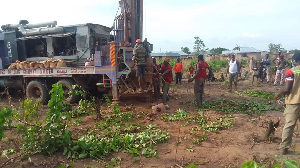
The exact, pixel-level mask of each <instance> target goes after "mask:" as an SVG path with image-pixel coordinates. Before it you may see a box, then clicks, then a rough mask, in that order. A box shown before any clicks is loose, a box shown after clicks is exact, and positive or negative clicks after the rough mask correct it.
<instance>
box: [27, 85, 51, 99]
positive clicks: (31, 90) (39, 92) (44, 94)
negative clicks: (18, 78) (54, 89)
mask: <svg viewBox="0 0 300 168" xmlns="http://www.w3.org/2000/svg"><path fill="white" fill-rule="evenodd" d="M26 97H27V98H33V99H35V100H37V101H38V102H40V103H41V104H47V103H48V100H49V99H48V98H49V91H48V88H47V86H46V85H45V84H43V83H42V82H41V81H38V80H33V81H31V82H29V83H28V85H27V87H26Z"/></svg>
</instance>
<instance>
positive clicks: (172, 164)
mask: <svg viewBox="0 0 300 168" xmlns="http://www.w3.org/2000/svg"><path fill="white" fill-rule="evenodd" d="M279 88H280V86H270V85H269V84H266V83H264V84H259V85H257V84H255V85H254V86H253V85H252V84H251V82H250V81H249V80H245V81H241V82H239V87H238V91H243V90H246V89H247V90H265V91H271V92H278V90H279ZM227 90H228V88H227V87H226V86H224V85H223V83H222V82H212V83H206V87H205V96H204V99H205V100H209V99H216V98H220V97H221V96H222V97H223V98H225V99H230V100H239V101H243V100H246V99H249V98H250V97H248V96H242V97H241V96H239V95H237V94H235V93H234V92H227ZM171 93H173V95H174V96H172V98H171V99H170V101H169V102H168V104H169V106H170V110H168V113H174V112H175V110H177V109H179V108H181V109H185V111H187V112H189V113H196V112H197V111H196V109H195V107H193V106H189V105H187V104H186V103H185V102H187V101H189V100H193V99H194V95H193V84H192V83H190V84H188V83H187V82H186V81H184V82H183V84H182V85H176V86H175V85H174V84H173V86H172V88H171ZM253 99H257V100H258V101H259V100H261V99H259V98H253ZM5 101H6V100H5V99H3V100H2V102H1V104H2V105H3V104H5V103H6V102H5ZM13 103H14V104H17V103H18V102H17V101H13ZM129 105H130V107H131V108H132V110H133V112H134V113H136V114H139V113H141V112H142V111H151V105H152V104H150V103H145V100H144V99H142V98H140V99H137V98H136V99H133V98H132V99H130V98H127V99H123V101H121V102H120V107H121V108H124V107H126V106H129ZM203 114H204V115H205V116H210V117H211V116H216V117H217V116H221V115H224V114H222V113H221V112H218V111H214V110H203ZM282 114H283V112H282V111H267V112H266V113H265V114H264V115H247V114H233V121H234V124H233V126H232V127H230V128H228V129H225V130H221V131H220V132H219V133H213V132H203V131H202V132H200V134H203V135H204V134H205V135H207V137H208V138H207V140H205V141H203V142H202V144H201V145H196V144H194V143H192V142H191V138H192V135H191V133H190V132H191V130H193V128H194V129H195V127H196V126H195V125H188V126H183V122H182V121H177V122H165V121H163V119H162V116H161V114H158V115H156V116H154V117H153V118H152V120H148V119H146V117H144V118H142V119H138V120H136V121H135V122H137V123H141V124H145V125H148V124H156V125H157V127H158V128H160V129H162V130H163V131H168V132H169V133H170V139H169V140H168V141H167V143H163V144H158V145H157V149H158V151H157V152H158V156H159V157H158V158H144V157H141V160H140V161H139V162H135V163H133V157H132V156H130V155H129V154H128V153H124V152H118V153H113V154H112V155H111V156H110V157H108V158H106V159H104V160H99V159H80V160H73V161H72V160H67V158H66V156H63V155H61V154H56V155H54V156H52V157H47V156H43V155H34V156H31V157H30V158H28V157H22V156H21V155H22V153H21V152H20V150H18V149H17V148H16V147H17V146H18V144H20V142H19V139H20V135H17V133H16V132H17V130H15V129H12V130H8V131H6V133H5V136H6V137H7V138H4V139H2V141H1V142H0V152H2V151H3V150H5V149H9V148H14V149H15V150H16V153H14V154H12V155H9V156H8V157H6V156H1V157H0V167H5V168H10V167H12V168H14V167H26V168H27V167H28V168H29V167H57V166H60V165H66V164H68V163H70V162H71V161H72V162H73V163H74V167H78V168H81V167H93V166H94V167H102V165H103V164H102V163H103V162H105V161H106V162H108V161H110V159H111V158H113V157H115V158H118V157H119V158H121V161H120V162H119V165H118V166H119V167H122V168H123V167H124V168H125V167H128V168H129V167H130V168H135V167H146V168H155V167H157V168H161V167H166V168H176V167H178V168H180V167H185V166H187V165H189V164H190V163H194V165H196V166H197V167H203V168H218V167H223V168H225V167H226V168H229V167H241V166H242V164H243V163H244V162H246V161H249V160H254V161H257V162H261V163H266V164H267V165H272V164H274V163H275V162H280V161H281V160H280V159H279V158H278V157H277V156H276V155H279V156H280V151H279V150H278V147H279V143H280V141H281V133H282V128H283V125H284V118H283V116H282ZM95 118H96V116H95V115H94V116H86V117H84V120H83V122H82V123H81V127H82V128H83V129H88V128H89V127H91V126H93V125H94V124H95V123H96V121H95ZM278 118H281V123H280V126H279V128H278V129H277V130H276V131H275V136H274V139H273V141H272V142H267V141H265V140H264V134H265V131H266V128H267V123H268V121H269V120H274V121H275V120H277V119H278ZM299 135H300V130H299V129H298V130H297V128H296V131H295V134H294V137H293V138H294V139H293V145H292V149H291V152H290V153H289V154H288V155H286V156H284V157H285V158H289V159H294V160H296V161H298V162H299V158H300V157H299V153H300V138H299ZM188 149H189V150H188ZM4 163H5V164H4Z"/></svg>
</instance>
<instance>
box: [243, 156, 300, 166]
mask: <svg viewBox="0 0 300 168" xmlns="http://www.w3.org/2000/svg"><path fill="white" fill-rule="evenodd" d="M280 159H282V160H283V162H281V163H275V164H274V165H273V168H281V167H282V166H283V165H284V166H285V167H286V168H299V164H298V163H297V162H296V161H294V160H291V159H286V158H283V157H281V158H280ZM271 166H272V165H271ZM265 167H266V166H265V165H260V164H259V163H257V162H255V161H248V162H245V163H244V164H243V165H242V168H265Z"/></svg>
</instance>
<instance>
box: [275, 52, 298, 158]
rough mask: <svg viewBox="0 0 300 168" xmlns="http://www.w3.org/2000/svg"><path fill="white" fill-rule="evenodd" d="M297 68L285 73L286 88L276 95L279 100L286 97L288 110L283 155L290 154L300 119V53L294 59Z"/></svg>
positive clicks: (283, 133) (281, 146) (283, 139)
mask: <svg viewBox="0 0 300 168" xmlns="http://www.w3.org/2000/svg"><path fill="white" fill-rule="evenodd" d="M292 61H293V64H294V65H295V67H293V68H291V69H289V70H287V71H286V73H285V81H286V82H285V86H284V87H283V88H282V90H281V91H280V92H279V93H278V94H276V95H275V97H274V98H275V99H276V100H279V98H280V96H285V104H286V108H285V110H284V113H283V115H284V118H285V125H284V127H283V130H282V140H281V144H280V149H281V154H283V155H285V154H287V153H288V149H289V148H290V147H291V144H292V137H293V132H294V128H295V126H296V124H297V122H298V120H299V119H300V89H299V87H300V52H297V53H295V54H294V55H293V57H292Z"/></svg>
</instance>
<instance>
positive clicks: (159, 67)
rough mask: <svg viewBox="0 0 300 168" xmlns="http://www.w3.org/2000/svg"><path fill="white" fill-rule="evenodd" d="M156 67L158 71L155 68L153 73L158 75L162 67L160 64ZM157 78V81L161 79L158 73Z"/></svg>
mask: <svg viewBox="0 0 300 168" xmlns="http://www.w3.org/2000/svg"><path fill="white" fill-rule="evenodd" d="M154 66H156V69H155V68H153V73H157V72H159V70H160V69H161V66H160V64H158V65H154ZM155 78H156V79H159V78H160V75H159V73H158V74H157V75H155Z"/></svg>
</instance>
